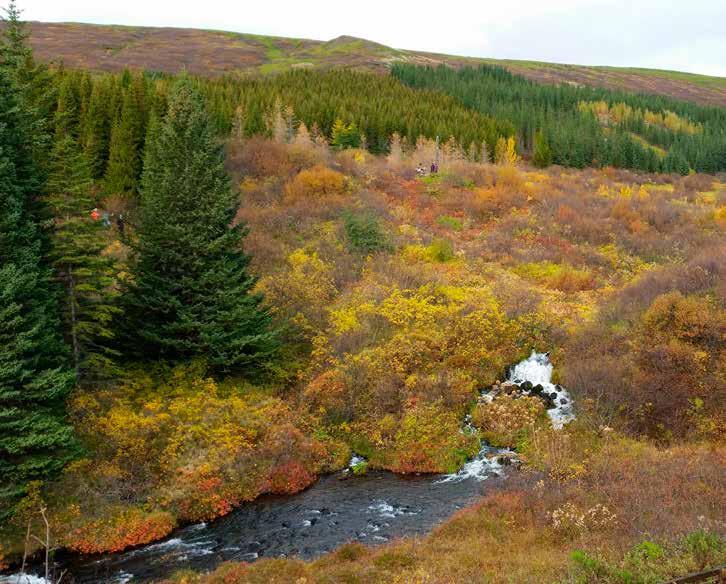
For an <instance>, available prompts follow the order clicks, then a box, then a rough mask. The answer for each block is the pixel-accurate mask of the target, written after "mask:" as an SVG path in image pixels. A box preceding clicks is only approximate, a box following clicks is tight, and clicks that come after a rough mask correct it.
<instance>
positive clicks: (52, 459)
mask: <svg viewBox="0 0 726 584" xmlns="http://www.w3.org/2000/svg"><path fill="white" fill-rule="evenodd" d="M19 104H20V100H19V99H18V96H17V91H16V90H15V87H14V80H13V78H12V76H11V75H10V74H9V73H8V70H7V69H6V68H4V67H0V477H2V481H0V516H1V515H5V514H7V513H8V512H9V511H10V509H11V506H12V503H13V501H14V500H16V498H17V497H20V496H22V495H23V493H24V492H25V491H26V488H27V484H28V482H29V481H32V480H39V479H40V480H42V479H43V478H45V477H47V476H49V475H52V474H53V473H55V472H57V471H59V470H60V469H61V468H62V467H63V466H64V465H65V464H66V462H68V460H69V459H70V458H71V457H72V456H73V455H74V453H75V446H76V443H75V441H74V438H73V432H72V428H71V427H70V425H69V424H68V423H67V422H66V419H65V408H64V402H65V398H66V396H67V395H68V393H69V392H70V391H71V389H72V387H73V372H72V371H71V370H70V369H69V368H68V367H67V357H68V354H67V350H66V347H65V345H64V343H63V341H62V338H61V335H60V334H59V323H58V318H57V314H58V313H57V305H56V301H55V295H54V293H53V291H52V288H51V282H50V273H49V270H48V269H47V268H46V267H45V266H44V264H43V261H42V257H41V256H42V249H43V244H42V239H43V238H42V233H41V230H40V228H39V226H38V219H37V217H35V216H34V215H33V209H34V205H33V202H32V199H31V195H32V188H34V185H36V184H37V177H35V176H34V174H35V173H36V172H35V171H34V170H33V168H32V159H30V158H29V157H28V156H27V152H28V151H31V150H32V146H31V145H28V144H27V141H28V140H32V139H35V138H36V136H33V135H30V134H29V133H28V132H26V131H23V130H24V129H27V128H28V127H29V125H28V124H26V123H24V122H23V121H22V116H23V115H26V114H25V112H24V111H23V110H22V109H21V108H20V105H19Z"/></svg>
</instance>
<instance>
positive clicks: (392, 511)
mask: <svg viewBox="0 0 726 584" xmlns="http://www.w3.org/2000/svg"><path fill="white" fill-rule="evenodd" d="M368 510H369V511H373V512H376V513H378V515H380V516H381V517H387V518H389V519H393V518H394V517H399V516H400V515H416V512H415V511H411V510H410V509H407V508H406V507H400V506H398V505H391V504H390V503H388V502H387V501H384V500H383V499H379V500H378V501H376V502H375V503H374V504H373V505H369V506H368Z"/></svg>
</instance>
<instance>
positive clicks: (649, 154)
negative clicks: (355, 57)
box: [392, 64, 726, 174]
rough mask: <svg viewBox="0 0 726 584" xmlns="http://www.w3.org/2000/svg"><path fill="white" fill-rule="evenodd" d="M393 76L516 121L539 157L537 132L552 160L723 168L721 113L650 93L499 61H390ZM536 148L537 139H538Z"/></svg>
mask: <svg viewBox="0 0 726 584" xmlns="http://www.w3.org/2000/svg"><path fill="white" fill-rule="evenodd" d="M392 72H393V75H394V76H395V77H397V78H398V79H401V81H403V82H404V83H406V84H408V85H410V86H411V87H416V88H425V89H439V90H442V91H445V92H447V93H449V94H451V95H453V96H454V97H456V98H458V99H459V100H461V102H462V103H463V104H464V105H465V106H467V107H470V108H472V109H474V110H476V111H479V112H482V113H483V114H486V115H489V116H491V117H493V118H495V119H498V120H507V121H509V122H511V123H513V124H514V126H515V127H516V128H517V135H518V137H519V140H520V143H521V145H522V147H523V148H524V149H529V150H533V151H534V155H535V158H536V156H537V146H538V145H537V140H536V137H537V134H538V133H539V136H540V140H541V141H542V142H543V143H544V144H546V145H547V147H548V148H549V149H550V150H551V155H552V158H551V160H552V162H554V163H555V164H562V165H566V166H574V167H577V168H582V167H585V166H592V165H597V166H618V167H621V168H636V169H639V170H644V171H649V172H661V171H662V172H679V173H681V174H688V170H689V167H690V168H692V169H694V170H696V171H697V172H717V171H722V170H725V169H726V113H724V109H723V108H719V107H704V106H698V105H695V104H692V103H687V102H680V101H676V100H673V99H670V98H667V97H662V96H654V95H634V94H631V93H626V92H618V91H613V90H607V89H599V88H593V87H584V86H572V85H567V84H561V85H556V86H553V85H546V84H538V83H535V82H533V81H529V80H527V79H525V78H524V77H520V76H517V75H514V74H512V73H510V72H509V71H507V70H506V69H504V68H502V67H496V66H489V65H481V66H479V67H477V68H473V67H463V68H461V69H458V70H454V69H451V68H449V67H444V66H440V67H437V68H433V67H420V66H418V67H417V66H412V65H402V64H396V65H394V67H393V70H392ZM539 147H540V148H542V147H543V146H542V144H540V145H539Z"/></svg>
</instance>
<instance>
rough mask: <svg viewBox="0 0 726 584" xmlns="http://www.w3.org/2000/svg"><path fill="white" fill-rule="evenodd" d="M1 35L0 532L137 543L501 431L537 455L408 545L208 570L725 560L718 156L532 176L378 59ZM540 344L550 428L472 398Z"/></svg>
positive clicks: (303, 574)
mask: <svg viewBox="0 0 726 584" xmlns="http://www.w3.org/2000/svg"><path fill="white" fill-rule="evenodd" d="M5 34H6V36H5V39H4V44H3V46H2V47H3V48H2V54H1V58H0V175H2V178H3V180H2V181H1V182H0V189H2V191H1V194H2V200H0V211H1V212H2V215H0V225H1V226H2V230H1V231H0V243H2V246H1V247H0V260H1V261H2V264H1V265H0V298H2V299H3V303H2V306H3V308H2V310H0V325H2V326H0V341H2V343H0V407H1V408H2V413H1V415H0V454H2V458H1V459H0V460H1V461H2V462H0V471H2V473H3V477H9V478H10V480H9V481H3V484H2V488H1V489H0V497H1V498H2V511H3V520H2V524H1V527H0V545H2V546H3V548H2V550H0V554H6V555H13V557H17V556H18V554H21V553H22V550H23V548H24V547H26V546H28V548H32V547H33V546H34V544H33V545H30V544H29V543H28V541H23V539H24V537H25V534H26V533H28V531H27V530H28V529H29V530H30V532H31V533H35V532H36V531H37V530H38V529H39V526H40V525H43V521H44V520H46V519H47V520H48V522H49V526H50V531H51V532H52V534H53V545H54V546H60V547H65V548H68V549H72V550H78V551H82V552H99V551H104V550H121V549H125V548H127V547H130V546H133V545H138V544H142V543H146V542H149V541H153V540H155V539H158V538H160V537H163V536H164V535H166V534H168V533H169V532H170V531H171V530H172V529H173V528H174V527H175V526H178V525H180V524H182V523H185V522H189V521H199V520H207V519H212V518H215V517H219V516H221V515H224V514H225V513H228V512H229V511H230V510H231V509H232V508H233V507H234V506H235V505H238V504H241V503H242V502H244V501H249V500H251V499H253V498H255V497H257V496H258V495H260V494H262V493H294V492H297V491H299V490H301V489H303V488H305V487H307V486H308V485H310V484H311V483H312V482H313V481H314V480H315V478H316V477H317V476H318V475H319V474H320V473H322V472H329V471H334V470H337V469H340V468H342V467H343V466H345V465H346V464H347V461H348V460H349V459H350V455H351V452H353V451H355V452H356V453H358V454H362V455H365V457H366V458H367V459H368V466H369V468H374V469H375V468H378V469H388V470H392V471H395V472H402V473H409V472H449V471H453V470H455V469H457V468H458V467H460V466H461V465H462V464H463V463H464V461H465V460H466V459H467V458H468V457H471V456H472V455H473V454H474V453H476V452H477V450H478V449H479V445H480V440H481V439H482V438H485V439H487V440H490V441H493V442H497V443H501V444H504V445H508V446H513V447H517V448H518V449H519V451H520V452H521V454H522V456H523V458H524V460H525V462H526V463H527V465H528V467H529V469H530V471H531V473H540V474H541V477H536V476H535V475H534V474H528V475H524V478H523V483H522V484H521V485H519V486H518V487H517V489H518V490H515V491H514V492H512V493H509V494H500V495H495V496H494V497H493V498H492V499H490V500H488V501H484V502H482V504H481V505H480V506H479V507H477V508H476V509H473V510H470V511H467V512H464V513H462V515H461V516H459V517H457V518H455V519H454V520H453V521H452V522H451V523H449V524H447V525H445V526H443V527H442V528H441V529H440V530H439V531H437V533H435V534H434V535H433V536H432V537H431V538H430V539H429V540H426V541H424V542H422V543H419V542H412V541H404V542H402V543H400V544H396V545H394V546H392V547H388V548H384V549H382V550H380V551H376V552H374V551H369V550H367V549H364V548H360V547H358V546H355V545H353V546H347V547H344V548H342V549H341V550H340V551H339V552H337V553H336V554H334V555H332V556H330V557H327V558H323V559H321V560H319V561H318V562H317V563H315V564H305V563H302V562H297V561H266V562H261V563H260V564H258V565H255V566H254V567H249V566H246V565H238V566H231V567H228V568H225V569H223V570H222V571H221V572H220V573H219V574H216V575H212V576H209V577H208V578H207V580H208V581H211V582H214V581H228V582H236V581H240V582H244V581H252V582H255V581H265V582H266V581H272V580H274V579H275V578H277V579H278V580H280V581H289V580H290V579H291V578H293V576H294V578H295V579H300V578H308V579H312V581H314V578H318V575H319V577H320V578H322V579H323V580H324V578H327V577H328V576H329V580H330V579H332V580H335V579H336V578H338V579H344V578H348V579H351V580H352V581H356V580H355V577H358V578H359V580H361V581H376V580H379V581H390V580H391V579H395V578H398V579H399V580H400V581H402V582H403V581H406V582H408V581H417V579H418V581H421V582H428V581H442V580H443V581H445V580H446V578H456V577H458V576H461V579H464V580H466V579H467V578H471V577H472V576H471V575H472V574H474V573H477V574H479V573H481V572H476V570H481V569H484V570H485V572H483V573H486V574H492V573H495V571H496V570H497V566H498V564H497V562H501V561H502V560H501V558H500V559H499V560H495V559H492V556H487V555H485V554H484V555H483V554H482V552H481V550H482V549H484V548H490V547H492V542H494V541H497V542H499V545H500V546H501V545H504V546H506V548H507V549H509V550H510V551H511V553H510V554H505V557H506V558H508V560H507V561H508V562H509V563H508V564H507V566H508V567H509V568H510V569H511V570H512V574H513V578H515V579H519V580H520V581H526V580H527V575H528V574H531V573H532V571H533V570H534V571H536V573H538V574H541V575H542V578H543V579H545V580H546V579H555V578H557V577H560V576H562V575H563V574H565V573H566V572H567V570H569V569H571V570H572V577H573V578H576V577H581V579H583V581H587V578H588V577H589V576H588V572H587V571H588V570H590V571H591V572H592V571H593V570H595V571H599V572H598V573H601V574H604V576H602V578H611V580H610V581H628V580H627V579H626V577H625V576H623V577H622V578H621V576H620V575H619V574H623V573H625V572H627V571H628V570H630V571H631V572H633V573H634V574H636V575H637V577H639V578H641V581H651V580H652V579H653V578H656V577H659V576H663V575H671V574H674V573H677V572H678V571H679V570H687V569H690V568H693V567H699V566H705V565H710V564H714V563H717V562H718V561H719V558H721V557H722V554H723V543H722V540H720V539H718V535H717V534H718V533H722V532H723V523H722V519H723V518H722V516H720V515H719V505H718V504H717V503H718V502H719V501H721V500H723V496H724V493H723V484H722V483H720V482H719V475H718V472H717V471H718V468H719V466H718V465H719V463H720V462H722V457H723V451H722V447H721V446H720V441H721V440H722V438H723V436H724V434H725V432H724V430H725V429H726V428H725V424H726V420H725V419H724V403H723V400H724V395H725V393H726V392H725V391H724V388H725V382H724V381H725V380H724V377H725V375H726V372H725V369H724V368H725V366H726V361H725V360H724V353H723V345H724V330H725V329H726V307H725V306H724V302H723V298H724V296H723V291H724V290H723V282H724V278H723V275H724V265H723V262H724V257H726V254H724V245H726V244H725V242H724V236H723V234H724V227H725V226H726V223H725V222H726V184H725V183H724V182H723V177H722V176H721V177H717V176H709V175H693V176H688V177H682V176H680V175H677V174H670V175H665V174H663V175H654V174H650V175H646V174H635V173H632V172H630V171H627V170H622V169H621V170H618V169H613V168H611V167H608V168H604V169H598V168H590V169H586V170H576V171H568V170H567V169H563V168H562V167H552V168H548V169H544V170H542V169H539V170H538V169H535V168H534V167H530V166H527V165H526V164H522V161H521V158H520V154H521V153H518V152H517V149H516V143H515V140H514V138H513V137H512V134H513V133H514V126H511V125H510V124H509V123H508V122H499V121H495V120H494V119H493V118H489V117H485V116H483V115H478V114H475V113H472V112H471V111H469V110H467V109H466V108H464V107H463V106H462V105H461V104H459V103H458V102H457V101H456V100H454V99H453V98H450V97H445V96H442V95H440V94H435V93H430V92H426V93H419V92H418V91H416V90H413V89H409V88H406V87H404V86H402V85H401V84H400V83H398V82H397V81H395V80H393V79H390V78H375V79H376V80H375V81H371V78H368V77H364V76H362V75H361V74H357V73H352V72H330V73H325V74H317V73H316V74H312V73H304V72H296V73H291V74H288V75H283V76H280V77H277V78H274V79H261V80H260V79H250V80H231V79H222V80H216V81H202V80H198V79H193V78H189V77H187V76H181V78H179V79H172V78H165V77H159V76H154V75H142V74H131V73H128V72H127V73H124V74H123V75H119V76H110V75H109V76H105V75H104V76H90V75H87V74H85V73H82V72H69V71H64V70H62V69H61V70H57V71H48V70H47V69H45V68H44V67H39V66H37V65H36V64H35V63H34V62H33V59H32V54H30V52H29V51H28V50H27V49H26V47H25V40H24V37H23V28H22V26H21V24H20V23H19V22H18V21H17V13H16V12H14V10H13V9H12V7H11V12H10V26H9V27H7V28H6V33H5ZM388 100H391V101H390V102H389V101H388ZM288 104H290V106H291V107H288ZM438 106H441V107H438ZM637 106H638V104H633V105H632V107H633V108H636V107H637ZM577 107H579V106H577ZM598 107H600V106H598ZM578 111H579V110H578ZM694 111H695V110H694ZM412 112H413V113H412ZM677 113H678V116H679V118H678V120H680V121H678V122H677V124H676V122H675V121H674V120H673V119H672V118H668V117H662V118H658V120H661V121H662V123H663V124H671V125H673V124H676V125H677V127H678V130H677V131H679V132H685V133H689V132H691V130H692V128H691V127H690V126H689V125H688V124H696V123H698V124H703V125H705V124H707V123H710V122H709V121H708V120H707V119H705V118H704V119H694V118H693V117H691V114H690V113H689V112H686V111H681V110H678V111H677ZM578 115H580V114H578ZM582 115H583V116H585V117H588V116H591V114H590V113H583V114H582ZM643 115H645V114H643ZM655 115H656V112H655V110H651V114H649V116H650V119H652V120H653V123H656V121H657V120H656V117H655ZM693 115H694V116H695V114H693ZM686 119H688V120H690V121H689V122H688V124H687V123H686V122H685V121H684V120H686ZM667 120H670V121H667ZM517 123H518V122H516V120H515V126H516V127H519V126H517ZM657 123H661V122H657ZM678 124H680V125H678ZM361 130H362V131H363V133H365V138H366V141H367V144H368V146H369V147H370V148H371V150H374V151H378V152H380V151H385V152H386V153H387V155H386V156H385V157H384V156H376V155H374V154H371V152H370V151H369V150H366V149H365V148H363V146H365V144H364V140H363V139H362V137H361ZM436 135H439V136H449V135H451V136H453V137H454V140H446V141H443V143H438V144H437V143H436V142H435V141H434V139H433V138H435V136H436ZM541 135H543V136H545V137H546V131H545V133H544V134H541ZM689 135H690V134H689ZM693 135H698V132H697V131H695V133H694V134H693ZM467 142H470V143H471V144H473V148H472V149H471V151H470V152H466V153H465V152H464V149H462V146H461V145H462V144H466V143H467ZM541 143H542V144H545V145H546V146H548V147H551V146H552V144H551V143H549V142H548V141H547V140H545V141H541ZM483 152H485V153H486V156H485V157H483V156H482V153H483ZM550 154H551V157H552V158H553V159H555V150H554V149H553V150H552V151H551V152H550ZM435 159H438V161H439V163H440V168H439V172H435V173H421V171H420V169H419V170H418V171H417V167H418V166H420V165H421V163H422V162H425V163H426V164H427V165H428V163H429V162H430V161H433V160H435ZM492 159H493V160H495V161H496V164H492ZM538 159H539V160H547V159H548V156H547V149H546V148H544V146H541V147H540V157H539V158H538ZM533 347H534V348H537V349H540V350H551V351H552V354H551V358H552V360H553V362H554V363H555V365H556V368H557V372H558V374H559V376H560V379H559V381H561V382H562V383H565V384H566V385H567V387H568V388H569V389H570V390H571V391H572V393H573V394H574V396H575V399H576V402H577V404H578V416H579V421H578V422H577V424H572V425H571V426H569V427H568V428H566V430H565V431H563V432H560V433H558V432H553V431H551V430H550V429H548V428H547V424H544V423H543V420H546V418H544V416H543V411H542V408H541V405H540V404H538V403H532V402H528V401H527V400H523V401H520V402H516V400H502V402H501V403H499V402H497V408H501V411H499V409H497V410H491V409H487V408H484V407H481V406H477V401H476V398H477V395H478V394H479V392H480V391H481V390H482V389H484V388H486V387H488V386H490V385H491V384H493V383H495V382H496V381H497V380H498V379H502V377H503V375H504V371H505V368H506V367H507V366H508V365H510V364H512V363H514V362H516V361H518V360H520V359H522V358H523V357H525V356H526V355H528V354H529V353H530V351H531V349H532V348H533ZM510 402H511V403H510ZM466 414H472V415H473V419H474V421H475V423H476V424H477V425H478V426H479V427H480V428H481V429H482V430H483V431H482V432H475V431H474V432H462V431H461V424H462V419H463V418H464V416H465V415H466ZM678 443H682V445H681V446H679V445H678ZM674 460H678V461H679V464H682V463H683V460H686V461H687V464H688V465H689V468H690V469H692V470H693V472H692V473H682V472H681V469H680V466H679V467H678V468H676V463H675V462H674ZM70 461H72V462H70ZM69 462H70V464H68V463H69ZM532 477H535V478H541V480H542V481H543V482H542V483H541V486H536V485H537V484H539V483H537V484H535V483H534V480H530V478H532ZM654 477H657V480H656V479H654ZM663 477H666V479H667V480H666V479H664V478H663ZM533 485H534V486H533ZM520 491H521V492H520ZM532 500H534V501H535V503H534V504H532ZM655 501H658V503H655ZM548 513H549V515H548ZM581 517H584V519H580V518H581ZM699 517H702V518H703V519H702V520H699V519H698V518H699ZM588 521H589V522H590V523H588ZM583 522H584V523H583ZM687 532H691V535H687ZM563 534H564V535H563ZM646 534H650V535H649V536H648V537H653V538H656V539H657V541H649V543H640V544H639V543H638V542H639V541H640V540H641V539H642V538H643V537H646ZM565 535H566V537H564V536H565ZM678 537H685V539H682V540H678V539H677V538H678ZM32 541H35V540H32ZM542 542H544V543H545V544H546V546H544V547H543V548H542V549H543V550H546V551H547V555H546V556H544V555H543V556H534V557H532V556H531V550H532V548H533V546H535V544H537V545H539V544H542ZM470 544H471V545H470ZM631 545H639V546H640V547H637V548H635V549H634V550H633V551H631V552H628V553H625V550H624V549H623V547H622V546H631ZM452 547H453V548H454V549H455V550H456V551H457V553H458V554H459V555H456V554H443V555H445V556H446V557H447V561H446V562H440V563H436V564H435V563H434V562H432V561H431V557H432V554H438V555H441V553H442V552H441V550H443V549H448V550H449V551H450V550H451V549H452ZM581 547H586V548H587V550H586V551H584V552H582V553H580V554H578V555H577V556H575V559H574V564H572V566H571V568H568V567H567V566H568V553H569V552H570V551H571V550H573V549H575V548H581ZM638 550H641V551H642V550H646V551H647V554H646V555H643V553H641V551H638ZM651 552H652V554H651ZM542 553H543V554H544V553H545V551H543V552H542ZM593 554H598V555H597V556H594V555H593ZM624 554H625V555H624ZM648 554H651V555H648ZM659 554H660V555H659ZM499 555H500V552H497V557H499ZM660 557H666V558H667V559H668V561H667V562H666V561H659V562H655V561H654V560H655V559H656V558H660ZM477 558H478V559H477ZM0 559H2V557H1V556H0ZM651 560H653V561H651ZM355 574H358V576H355ZM583 574H584V575H583ZM364 575H365V576H364ZM349 576H350V578H349ZM354 576H355V577H354ZM187 578H192V580H193V579H194V578H196V577H191V576H187ZM205 578H206V577H205ZM617 578H621V579H620V580H618V579H617ZM633 578H635V576H634V577H633ZM649 579H650V580H649ZM329 580H328V581H329ZM631 580H632V579H631ZM604 581H608V580H604ZM635 581H637V580H635Z"/></svg>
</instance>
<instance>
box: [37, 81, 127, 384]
mask: <svg viewBox="0 0 726 584" xmlns="http://www.w3.org/2000/svg"><path fill="white" fill-rule="evenodd" d="M66 97H67V92H65V91H61V94H60V96H59V103H58V112H57V114H56V134H55V140H54V144H53V149H52V152H51V157H50V158H51V159H50V165H49V176H48V184H47V191H48V197H47V202H48V207H49V208H50V210H51V211H52V213H53V218H54V221H53V224H54V229H53V233H52V243H53V247H52V253H51V259H52V261H53V267H54V268H55V275H56V278H57V279H58V280H59V281H60V283H61V284H62V286H63V290H64V295H63V302H62V307H63V321H64V325H65V326H64V330H65V333H66V336H67V337H68V339H69V342H70V345H71V349H72V356H73V364H74V370H75V375H76V380H77V381H80V380H81V378H82V377H84V378H85V377H88V376H89V374H90V375H94V376H99V375H104V374H106V373H108V372H110V370H111V366H112V357H113V355H114V353H113V352H112V351H111V350H110V349H109V348H108V341H109V339H111V338H112V337H113V334H112V330H111V327H110V323H111V321H112V319H113V315H114V314H115V313H116V312H118V308H117V307H115V305H114V292H113V284H114V270H113V268H114V265H113V261H112V259H111V258H109V257H107V256H104V255H103V254H102V252H103V250H104V248H105V247H106V244H107V241H106V235H105V229H104V225H103V224H102V222H101V221H98V220H95V221H94V220H93V219H92V218H91V217H90V214H91V210H92V209H93V197H92V188H93V183H92V179H91V170H90V168H89V165H88V161H87V160H86V157H85V154H84V153H83V151H82V150H81V147H80V145H79V144H78V142H77V141H76V139H75V138H74V137H73V135H72V132H71V131H72V129H73V126H72V125H71V124H70V122H69V120H72V119H74V117H75V115H74V111H73V104H72V102H66V101H65V99H66Z"/></svg>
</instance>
